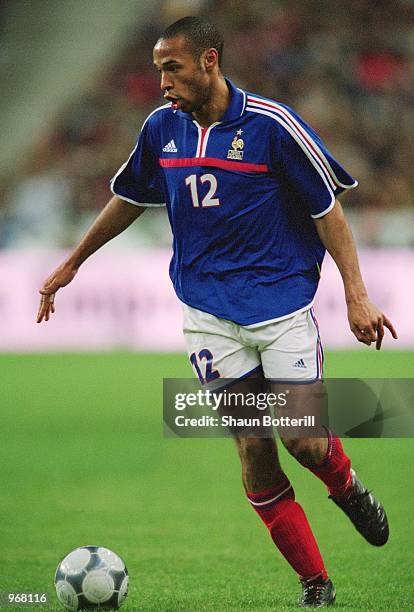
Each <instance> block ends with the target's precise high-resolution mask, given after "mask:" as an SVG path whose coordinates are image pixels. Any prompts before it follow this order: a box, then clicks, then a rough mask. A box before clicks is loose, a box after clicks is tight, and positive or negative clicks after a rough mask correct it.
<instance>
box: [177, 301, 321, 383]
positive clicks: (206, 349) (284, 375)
mask: <svg viewBox="0 0 414 612" xmlns="http://www.w3.org/2000/svg"><path fill="white" fill-rule="evenodd" d="M183 310H184V337H185V340H186V344H187V351H188V356H189V359H190V362H191V364H192V366H193V369H194V372H195V373H196V375H197V376H198V378H199V379H200V381H201V382H202V383H203V384H205V383H211V382H212V381H213V380H216V379H218V378H245V377H247V376H249V374H252V373H253V372H254V371H255V370H257V369H262V371H263V374H264V377H265V378H266V379H267V380H269V381H275V382H282V381H283V382H284V381H289V382H290V381H291V382H312V381H315V380H318V379H321V378H322V375H323V349H322V344H321V340H320V337H319V328H318V323H317V321H316V318H315V315H314V313H313V309H312V308H309V309H308V310H305V311H304V312H303V311H302V312H299V313H298V314H295V315H293V316H292V317H289V318H288V319H283V320H282V321H276V322H272V323H266V322H265V323H263V324H262V325H255V326H254V327H245V326H242V325H237V323H233V322H232V321H227V320H226V319H220V318H218V317H215V316H214V315H211V314H208V313H206V312H203V311H201V310H197V309H195V308H192V307H191V306H187V305H186V304H183Z"/></svg>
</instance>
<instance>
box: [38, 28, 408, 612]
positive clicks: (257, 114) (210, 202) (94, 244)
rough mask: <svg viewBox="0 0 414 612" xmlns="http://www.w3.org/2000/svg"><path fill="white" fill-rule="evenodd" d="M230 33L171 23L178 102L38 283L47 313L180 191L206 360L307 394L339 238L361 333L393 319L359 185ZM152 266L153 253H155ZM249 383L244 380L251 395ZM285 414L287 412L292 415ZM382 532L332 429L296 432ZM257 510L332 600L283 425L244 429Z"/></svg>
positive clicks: (194, 314) (195, 324)
mask: <svg viewBox="0 0 414 612" xmlns="http://www.w3.org/2000/svg"><path fill="white" fill-rule="evenodd" d="M222 53H223V40H222V37H221V35H220V33H219V32H218V31H217V29H216V27H215V26H213V25H212V24H211V23H210V22H209V21H208V20H206V19H204V18H200V17H186V18H184V19H181V20H179V21H177V22H176V23H174V24H172V25H171V26H169V27H168V28H167V29H166V30H165V32H164V33H163V35H162V36H161V37H160V38H159V40H158V41H157V43H156V45H155V47H154V64H155V67H156V69H157V70H158V72H159V74H160V79H161V90H162V91H163V93H164V98H165V100H166V104H165V105H164V106H161V107H160V108H157V109H155V110H154V111H153V112H152V113H151V114H150V115H149V116H148V118H147V119H146V121H145V123H144V125H143V127H142V129H141V132H140V135H139V137H138V142H137V145H136V147H135V148H134V150H133V151H132V153H131V155H130V157H129V159H128V160H127V162H126V163H125V164H124V165H123V166H122V167H121V168H120V169H119V170H118V172H117V173H116V174H115V176H114V178H113V179H112V181H111V189H112V192H113V194H114V196H113V197H112V198H111V200H110V201H109V203H108V204H107V206H106V207H105V208H104V209H103V211H102V212H101V214H100V215H99V216H98V218H97V219H96V221H95V222H94V223H93V225H92V226H91V228H90V229H89V231H88V232H87V233H86V235H85V236H84V238H83V239H82V240H81V242H80V243H79V245H78V246H77V247H76V248H75V250H74V251H73V252H72V254H71V255H69V257H68V258H67V259H66V260H65V261H64V262H63V263H62V264H61V265H60V266H59V267H58V268H57V269H56V270H55V271H54V272H53V273H52V274H51V276H50V277H49V278H48V279H47V280H46V282H45V283H44V285H43V287H42V288H41V290H40V293H41V302H40V308H39V312H38V319H37V320H38V322H41V321H42V320H46V321H47V320H49V317H50V314H51V313H53V312H55V309H54V296H55V293H56V292H57V291H58V289H60V288H61V287H64V286H66V285H67V284H68V283H70V282H71V281H72V280H73V278H74V276H75V275H76V273H77V271H78V269H79V267H80V265H81V264H82V263H83V262H84V261H85V260H86V259H87V257H89V256H90V255H91V254H92V253H94V252H95V251H96V250H97V249H99V248H100V247H101V246H102V245H104V244H105V243H106V242H108V240H110V239H112V238H114V237H115V236H117V235H118V234H119V233H120V232H122V231H123V230H125V229H126V228H127V227H128V226H129V225H130V224H131V223H132V222H133V221H135V220H136V219H137V218H138V217H139V216H140V215H142V214H143V213H144V212H145V211H146V210H147V209H148V208H150V207H152V206H163V205H165V204H166V206H167V212H168V216H169V220H170V223H171V227H172V231H173V257H172V261H171V266H170V275H171V279H172V282H173V284H174V288H175V291H176V293H177V296H178V298H179V299H180V300H181V302H182V303H183V309H184V334H185V338H186V342H187V347H188V354H189V358H190V361H191V364H192V366H193V367H194V370H195V372H196V373H197V375H198V376H199V378H200V379H201V380H202V382H204V383H206V384H208V383H210V382H211V381H212V380H215V379H217V378H218V377H222V378H232V379H240V382H239V383H237V384H239V385H240V388H245V386H244V387H243V385H246V384H248V383H249V380H251V381H252V380H254V379H257V378H259V379H263V380H266V381H267V384H268V385H270V388H272V387H273V388H276V386H277V384H278V382H279V383H280V381H290V382H291V383H308V385H304V384H292V388H293V389H294V393H293V395H294V396H295V397H294V398H293V401H294V403H295V402H296V405H297V406H300V405H301V403H303V402H305V401H306V397H307V394H306V392H305V391H304V390H305V389H307V388H311V386H313V385H317V384H320V380H321V377H322V366H323V352H322V347H321V342H320V337H319V331H318V325H317V322H316V319H315V315H314V313H313V309H312V303H313V300H314V295H315V292H316V289H317V286H318V281H319V274H320V267H321V265H322V260H323V257H324V253H325V250H328V251H329V253H330V254H331V255H332V257H333V259H334V260H335V262H336V265H337V266H338V269H339V271H340V274H341V276H342V279H343V284H344V290H345V299H346V303H347V307H348V319H349V325H350V328H351V330H352V332H353V333H354V335H355V337H356V339H357V340H358V341H359V342H362V343H364V344H366V345H368V346H369V345H371V344H372V343H375V344H376V348H377V349H378V350H379V349H380V348H381V343H382V340H383V336H384V328H385V327H386V328H388V329H389V330H390V332H391V334H392V336H393V337H394V338H396V337H397V335H396V332H395V330H394V327H393V325H392V323H391V322H390V320H389V319H388V318H387V317H386V316H385V315H384V314H383V313H382V312H381V311H380V310H379V309H378V308H377V307H376V306H375V305H374V304H372V303H371V302H370V300H369V298H368V295H367V291H366V289H365V286H364V283H363V280H362V277H361V273H360V270H359V266H358V260H357V254H356V250H355V246H354V241H353V238H352V235H351V231H350V229H349V226H348V224H347V222H346V220H345V218H344V214H343V211H342V208H341V205H340V203H339V202H338V200H337V199H336V196H338V195H339V194H340V193H342V192H343V191H345V190H347V189H351V188H353V187H355V186H356V185H357V182H356V181H355V180H354V179H353V178H351V176H349V174H348V173H347V172H346V171H345V170H344V169H343V168H342V167H341V166H340V164H339V163H338V162H337V161H336V160H335V159H334V158H333V156H332V155H331V154H330V152H329V151H328V150H327V149H326V147H325V146H324V144H323V142H322V141H321V140H320V138H319V137H318V135H317V134H316V133H315V132H314V131H313V130H312V128H311V127H309V126H308V125H307V124H306V123H305V122H304V121H303V120H302V119H301V118H300V117H299V116H298V115H297V114H296V113H295V112H294V111H293V110H291V109H290V108H288V107H287V106H285V105H284V104H281V103H279V102H275V101H273V100H268V99H265V98H263V97H261V96H260V95H258V94H252V93H248V92H246V91H243V90H241V89H239V88H237V87H236V86H235V85H234V84H233V83H232V82H231V81H230V80H229V79H226V78H225V77H224V76H223V74H222V72H221V68H220V65H221V59H222ZM148 265H151V264H150V262H148ZM237 384H236V385H235V388H234V390H235V391H236V392H237ZM286 414H287V413H286ZM283 442H284V444H285V446H286V447H287V449H288V451H289V452H290V453H291V454H292V455H293V456H294V457H296V459H297V460H298V461H299V462H300V463H301V464H302V465H304V466H305V467H306V468H308V469H309V470H310V471H311V472H313V473H314V474H315V476H317V477H318V478H319V479H321V480H322V481H323V482H324V483H325V485H326V487H327V488H328V491H329V497H330V498H331V499H332V500H333V501H334V502H335V504H337V505H338V506H339V507H340V508H341V509H342V510H343V511H344V512H345V513H346V514H347V515H348V517H349V518H350V519H351V521H352V522H353V524H354V525H355V527H356V528H357V529H358V531H359V532H360V533H361V534H362V535H363V536H364V537H365V539H366V540H368V542H370V543H371V544H374V545H377V546H381V545H383V544H385V542H386V541H387V539H388V523H387V518H386V515H385V512H384V509H383V507H382V505H381V504H380V503H379V502H378V501H377V500H376V499H375V498H374V497H373V495H372V494H371V493H369V492H368V491H367V489H366V488H365V487H364V485H363V484H362V483H361V481H360V480H359V479H358V477H357V475H356V474H355V472H354V471H353V470H352V469H351V465H350V459H349V458H348V456H347V455H346V454H345V451H344V449H343V447H342V444H341V441H340V440H339V439H338V437H336V436H335V435H334V433H333V432H331V431H329V430H326V431H325V430H324V431H323V434H321V436H320V437H297V438H295V437H294V438H289V437H287V436H286V437H285V438H284V439H283ZM236 443H237V448H238V452H239V455H240V459H241V464H242V477H243V484H244V487H245V490H246V494H247V498H248V500H249V502H250V503H251V505H252V507H253V508H254V509H255V510H256V512H257V513H258V514H259V516H260V518H261V519H262V520H263V522H264V523H265V525H266V527H267V528H268V530H269V532H270V535H271V537H272V539H273V541H274V543H275V545H276V546H277V548H278V549H279V550H280V552H281V553H282V554H283V555H284V557H285V558H286V560H287V561H288V563H289V564H290V565H291V566H292V568H293V569H294V570H295V572H296V573H297V574H298V576H299V578H300V581H301V583H302V587H303V590H302V598H301V601H300V604H299V605H300V606H301V607H324V606H327V605H330V604H331V603H333V601H334V599H335V588H334V586H333V584H332V582H331V580H330V579H329V577H328V574H327V571H326V568H325V565H324V562H323V559H322V556H321V553H320V551H319V548H318V545H317V543H316V540H315V537H314V535H313V533H312V531H311V527H310V525H309V523H308V520H307V518H306V515H305V513H304V511H303V509H302V507H301V506H300V505H299V504H298V503H297V502H296V501H295V494H294V491H293V488H292V485H291V484H290V482H289V480H288V477H287V476H286V475H285V473H284V472H283V469H282V467H281V466H280V463H279V460H278V455H277V449H276V443H275V440H274V439H273V438H264V439H262V438H259V437H243V436H241V435H240V436H236Z"/></svg>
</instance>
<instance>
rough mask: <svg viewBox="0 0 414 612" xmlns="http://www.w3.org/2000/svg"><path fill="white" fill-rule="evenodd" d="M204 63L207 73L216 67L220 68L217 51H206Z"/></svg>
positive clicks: (212, 49)
mask: <svg viewBox="0 0 414 612" xmlns="http://www.w3.org/2000/svg"><path fill="white" fill-rule="evenodd" d="M202 61H203V64H204V68H205V69H206V71H207V72H211V71H212V70H213V69H214V68H215V67H216V66H218V52H217V49H214V48H211V49H207V50H206V51H204V53H203V58H202Z"/></svg>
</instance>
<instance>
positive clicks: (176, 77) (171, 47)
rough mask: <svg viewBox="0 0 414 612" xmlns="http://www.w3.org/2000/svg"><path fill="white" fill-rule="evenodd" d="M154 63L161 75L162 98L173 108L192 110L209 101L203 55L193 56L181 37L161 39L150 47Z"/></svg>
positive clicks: (208, 79) (207, 79) (207, 78)
mask: <svg viewBox="0 0 414 612" xmlns="http://www.w3.org/2000/svg"><path fill="white" fill-rule="evenodd" d="M154 64H155V67H156V68H157V70H158V72H159V73H160V76H161V89H162V91H163V93H164V98H165V99H166V100H170V101H171V103H172V105H173V108H180V109H181V110H182V111H184V112H186V113H194V112H197V111H198V110H200V109H201V108H202V106H203V105H205V104H206V103H207V102H208V101H209V98H210V76H209V72H208V70H206V67H205V65H204V61H203V57H201V58H200V59H198V60H197V59H196V58H195V57H194V55H193V54H192V53H191V50H189V49H188V48H187V45H186V42H185V39H184V37H183V36H177V37H176V38H168V39H164V38H161V39H160V40H159V41H158V42H157V44H156V45H155V47H154Z"/></svg>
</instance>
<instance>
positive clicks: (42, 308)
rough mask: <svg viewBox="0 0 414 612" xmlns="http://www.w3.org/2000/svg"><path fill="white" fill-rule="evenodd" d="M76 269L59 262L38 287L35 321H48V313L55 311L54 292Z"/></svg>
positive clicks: (70, 279) (71, 278)
mask: <svg viewBox="0 0 414 612" xmlns="http://www.w3.org/2000/svg"><path fill="white" fill-rule="evenodd" d="M77 271H78V269H77V268H73V267H72V266H69V265H68V264H67V263H63V264H61V265H60V266H59V267H58V268H56V270H55V271H54V272H52V274H51V275H50V276H49V278H48V279H47V280H46V281H45V282H44V283H43V287H42V288H41V289H39V293H40V296H41V297H40V304H39V310H38V313H37V319H36V320H37V323H41V322H42V321H43V320H44V321H49V318H50V315H51V314H53V313H54V312H55V304H54V301H55V294H56V292H57V291H58V289H60V288H61V287H66V285H68V284H69V283H70V282H71V281H72V280H73V279H74V277H75V276H76V273H77Z"/></svg>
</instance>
